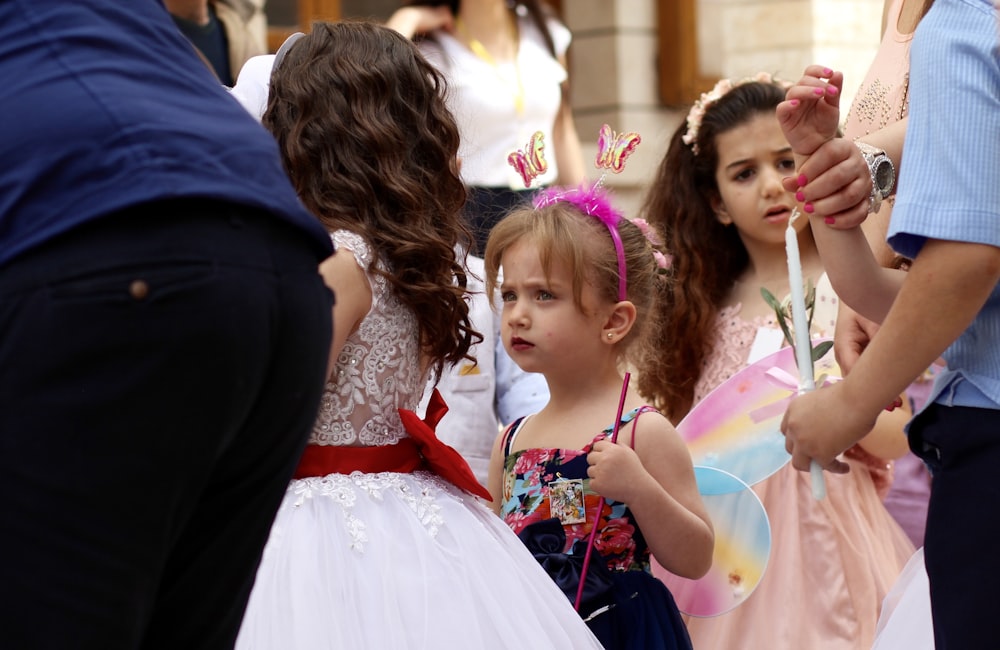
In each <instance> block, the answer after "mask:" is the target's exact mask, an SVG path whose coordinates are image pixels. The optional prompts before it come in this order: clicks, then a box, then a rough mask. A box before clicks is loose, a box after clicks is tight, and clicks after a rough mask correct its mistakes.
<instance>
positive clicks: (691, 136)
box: [681, 72, 791, 156]
mask: <svg viewBox="0 0 1000 650" xmlns="http://www.w3.org/2000/svg"><path fill="white" fill-rule="evenodd" d="M748 83H764V84H778V85H779V86H782V87H783V88H788V87H789V86H791V84H790V83H788V82H786V81H782V80H781V79H778V78H776V77H775V76H774V75H772V74H770V73H768V72H758V73H757V74H755V75H754V76H752V77H745V78H743V79H740V80H738V81H733V80H731V79H720V80H719V81H718V82H717V83H716V84H715V87H714V88H712V89H711V90H710V91H708V92H707V93H702V94H701V97H700V98H698V100H697V101H696V102H695V103H694V105H693V106H691V110H690V111H688V115H687V131H686V132H685V133H684V136H683V137H682V138H681V140H683V141H684V144H686V145H690V146H691V151H692V152H694V155H696V156H697V155H698V129H700V128H701V121H702V120H703V119H705V112H706V111H708V109H710V108H711V107H712V106H714V105H715V103H716V102H718V101H719V100H720V99H722V98H723V97H725V96H726V95H727V94H728V93H729V91H730V90H732V89H733V88H736V87H737V86H742V85H744V84H748Z"/></svg>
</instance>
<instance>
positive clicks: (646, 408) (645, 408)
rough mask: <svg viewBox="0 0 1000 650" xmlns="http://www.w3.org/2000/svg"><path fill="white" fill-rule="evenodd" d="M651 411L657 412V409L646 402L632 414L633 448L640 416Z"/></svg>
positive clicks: (633, 447)
mask: <svg viewBox="0 0 1000 650" xmlns="http://www.w3.org/2000/svg"><path fill="white" fill-rule="evenodd" d="M650 411H653V412H656V409H655V408H653V407H652V406H650V405H649V404H646V405H644V406H640V407H639V408H637V409H636V410H635V415H633V416H632V444H631V445H630V446H631V447H632V449H635V426H636V424H637V423H638V422H639V416H640V415H642V414H643V413H649V412H650Z"/></svg>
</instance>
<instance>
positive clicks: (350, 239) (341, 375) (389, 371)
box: [309, 230, 426, 447]
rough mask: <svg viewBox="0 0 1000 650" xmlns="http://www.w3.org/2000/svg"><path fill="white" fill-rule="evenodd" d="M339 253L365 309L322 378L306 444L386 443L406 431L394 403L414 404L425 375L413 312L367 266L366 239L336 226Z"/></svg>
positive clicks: (407, 406)
mask: <svg viewBox="0 0 1000 650" xmlns="http://www.w3.org/2000/svg"><path fill="white" fill-rule="evenodd" d="M332 237H333V242H334V244H335V245H336V247H337V250H338V251H339V254H350V253H353V255H354V259H355V260H356V261H357V263H358V266H360V267H361V268H362V269H363V270H364V272H365V275H366V276H367V277H368V282H369V283H370V284H371V289H372V306H371V310H370V311H369V312H368V314H367V315H366V316H365V317H364V319H363V320H362V321H361V324H360V326H359V327H358V330H357V331H356V332H353V333H351V334H350V335H349V336H348V337H347V342H346V343H345V344H344V348H343V350H341V352H340V355H339V356H338V357H337V363H336V366H335V367H334V369H333V374H331V376H330V378H329V379H328V380H327V384H326V388H325V389H324V391H323V399H322V402H321V403H320V408H319V415H318V416H317V418H316V424H315V425H314V426H313V431H312V435H310V437H309V442H310V444H314V445H341V446H346V445H363V446H371V447H374V446H380V445H391V444H394V443H396V442H398V441H399V440H401V439H402V438H405V437H406V435H407V434H406V431H405V430H404V429H403V423H402V421H401V420H400V417H399V413H398V412H397V410H396V409H397V408H404V409H410V410H415V409H416V408H417V404H418V403H419V402H420V397H421V394H422V393H423V390H424V387H425V385H426V379H425V377H424V374H423V372H421V368H420V349H419V343H418V338H419V332H418V329H417V321H416V317H415V316H414V314H413V312H411V311H410V310H409V309H408V308H407V307H405V306H404V305H403V304H402V303H401V302H400V300H399V299H398V298H397V297H396V295H395V294H394V293H393V292H392V287H391V286H390V285H389V283H388V281H387V280H386V279H385V278H384V277H382V276H380V275H378V274H377V273H374V272H373V271H372V268H373V265H377V267H378V268H384V266H383V262H382V261H381V260H379V259H373V255H372V252H371V249H370V248H369V246H368V244H367V243H366V242H365V241H364V240H363V239H362V238H361V237H360V236H359V235H356V234H355V233H352V232H349V231H346V230H338V231H336V232H334V233H333V235H332Z"/></svg>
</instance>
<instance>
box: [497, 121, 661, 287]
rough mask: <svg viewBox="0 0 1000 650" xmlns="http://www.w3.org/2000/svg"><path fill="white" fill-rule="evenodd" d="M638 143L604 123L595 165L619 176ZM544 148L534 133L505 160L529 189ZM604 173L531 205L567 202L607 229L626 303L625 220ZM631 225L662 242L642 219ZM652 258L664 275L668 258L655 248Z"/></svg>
mask: <svg viewBox="0 0 1000 650" xmlns="http://www.w3.org/2000/svg"><path fill="white" fill-rule="evenodd" d="M641 141H642V139H641V138H640V137H639V134H638V133H625V134H622V135H619V134H617V133H615V132H614V131H612V130H611V127H609V126H608V125H607V124H604V125H602V126H601V130H600V133H599V135H598V138H597V158H596V160H595V162H594V164H595V166H596V167H597V168H598V169H604V170H607V171H612V172H614V173H616V174H617V173H620V172H621V171H622V170H623V169H624V168H625V160H626V158H628V157H629V156H630V155H631V154H632V152H633V151H634V150H635V148H636V147H637V146H638V145H639V143H640V142H641ZM544 147H545V143H544V138H543V135H542V133H541V132H535V134H534V135H532V136H531V139H530V140H529V141H528V145H527V146H526V147H525V148H524V149H522V150H518V151H515V152H513V153H511V154H510V155H509V156H508V157H507V162H508V163H509V164H510V165H511V166H512V167H513V168H514V169H515V170H517V172H518V173H520V174H521V178H522V179H523V180H524V186H525V187H530V186H531V181H532V180H533V179H534V178H535V177H536V176H538V175H539V174H542V173H544V172H545V171H546V169H548V164H547V163H546V162H545V155H544ZM607 171H605V172H604V173H602V174H601V177H600V178H599V179H598V180H597V182H596V183H594V184H593V185H591V186H590V187H587V186H583V187H580V188H577V189H564V188H550V189H546V190H544V191H542V192H540V193H539V194H538V195H537V196H536V197H535V200H534V206H535V208H544V207H546V206H549V205H552V204H553V203H557V202H565V203H569V204H570V205H573V206H574V207H576V208H577V209H578V210H580V211H581V212H582V213H584V214H586V215H589V216H591V217H594V218H595V219H597V220H599V221H600V222H601V223H603V224H604V225H605V226H607V228H608V232H609V233H611V241H612V242H613V243H614V246H615V254H616V256H617V258H618V300H626V299H627V295H628V294H627V291H626V289H627V287H626V268H625V250H624V247H623V246H622V238H621V234H619V232H618V227H619V224H621V222H622V221H623V220H625V217H624V216H623V215H622V214H621V213H620V212H618V211H617V210H616V209H615V208H614V206H612V205H611V200H610V198H609V196H608V192H607V190H605V189H604V188H603V183H604V176H605V174H606V173H607ZM632 223H634V224H636V226H637V227H638V228H639V230H640V231H641V232H642V233H643V235H645V236H646V239H648V240H649V242H650V243H651V244H652V245H653V246H659V245H662V242H660V241H657V238H656V237H655V234H654V233H653V231H652V229H651V228H650V227H649V224H648V223H646V222H645V221H644V220H642V219H636V220H634V221H633V222H632ZM653 259H654V260H655V261H656V266H657V269H659V272H661V273H666V270H667V268H668V267H669V265H670V260H669V259H668V257H667V256H665V255H664V254H663V253H661V252H660V251H658V250H656V249H655V248H654V249H653Z"/></svg>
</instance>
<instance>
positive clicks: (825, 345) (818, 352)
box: [812, 341, 833, 363]
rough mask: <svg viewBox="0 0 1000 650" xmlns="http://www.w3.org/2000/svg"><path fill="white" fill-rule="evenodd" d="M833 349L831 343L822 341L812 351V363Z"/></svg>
mask: <svg viewBox="0 0 1000 650" xmlns="http://www.w3.org/2000/svg"><path fill="white" fill-rule="evenodd" d="M832 347H833V341H823V342H822V343H820V344H819V345H817V346H816V347H814V348H813V349H812V361H813V363H816V362H817V361H819V360H820V359H822V358H823V356H824V355H825V354H826V353H827V352H829V351H830V348H832Z"/></svg>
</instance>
